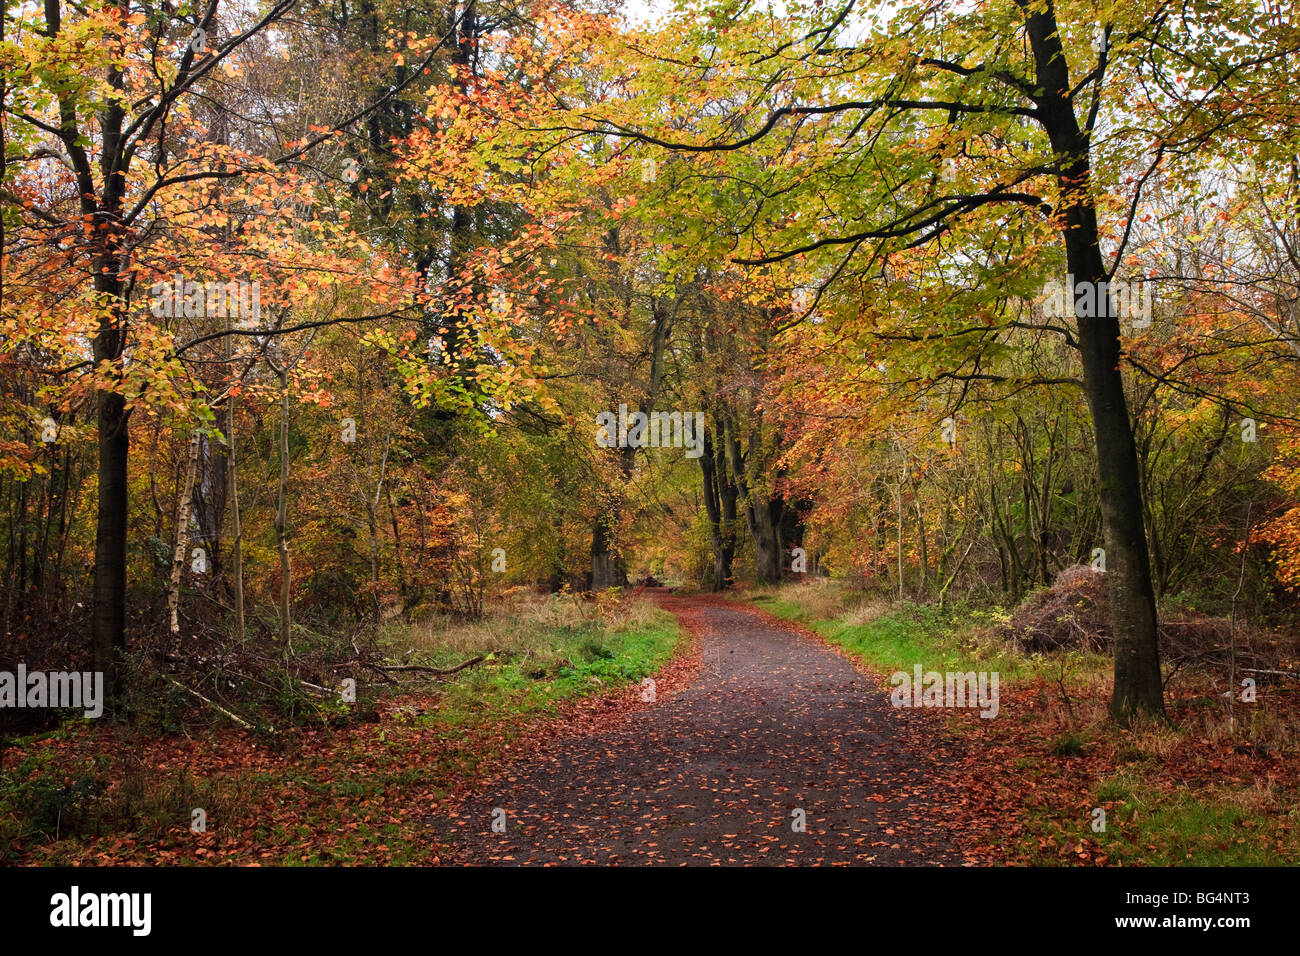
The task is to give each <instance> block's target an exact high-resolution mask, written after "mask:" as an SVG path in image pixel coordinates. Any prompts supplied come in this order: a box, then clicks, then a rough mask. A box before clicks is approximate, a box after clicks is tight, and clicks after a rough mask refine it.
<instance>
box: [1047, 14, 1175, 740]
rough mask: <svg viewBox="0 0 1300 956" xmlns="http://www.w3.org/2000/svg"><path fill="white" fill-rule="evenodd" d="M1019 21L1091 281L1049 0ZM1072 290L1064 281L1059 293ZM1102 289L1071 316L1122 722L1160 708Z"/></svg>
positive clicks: (1134, 497)
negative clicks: (1091, 448) (1088, 307)
mask: <svg viewBox="0 0 1300 956" xmlns="http://www.w3.org/2000/svg"><path fill="white" fill-rule="evenodd" d="M1027 24H1028V32H1029V41H1030V44H1031V46H1032V48H1033V53H1034V60H1035V62H1036V64H1037V69H1038V77H1037V86H1038V87H1039V88H1040V89H1041V90H1042V91H1043V92H1042V95H1041V98H1040V100H1039V116H1040V119H1041V121H1042V123H1043V126H1044V128H1045V129H1046V131H1047V135H1048V138H1049V139H1050V141H1051V144H1052V149H1053V150H1054V152H1055V153H1056V154H1057V155H1064V156H1065V157H1066V159H1065V160H1064V161H1063V162H1062V165H1061V168H1060V173H1059V183H1060V187H1061V193H1062V209H1061V215H1062V219H1063V231H1064V238H1065V257H1066V267H1067V270H1068V272H1069V273H1070V274H1072V275H1073V276H1074V282H1075V283H1076V284H1082V283H1097V284H1100V283H1102V282H1105V281H1107V280H1108V279H1109V276H1108V275H1107V272H1106V268H1105V264H1104V263H1103V261H1102V256H1101V249H1100V246H1099V232H1098V228H1097V211H1096V207H1095V205H1094V204H1093V201H1092V198H1091V195H1090V179H1091V166H1090V162H1089V149H1090V142H1089V136H1088V134H1087V133H1086V132H1085V131H1084V130H1082V129H1080V127H1079V122H1078V118H1077V117H1076V116H1075V113H1074V105H1073V102H1072V100H1071V98H1070V92H1069V91H1070V83H1069V76H1068V73H1067V67H1066V59H1065V53H1064V51H1063V50H1062V47H1061V40H1060V34H1059V32H1058V26H1057V21H1056V13H1055V8H1054V6H1053V5H1052V4H1051V3H1049V4H1047V5H1045V6H1043V7H1041V8H1035V11H1034V12H1032V13H1030V14H1028V16H1027ZM1097 287H1098V286H1094V289H1095V288H1097ZM1071 295H1072V290H1071V291H1070V292H1067V298H1069V297H1071ZM1109 298H1110V297H1109V296H1108V295H1100V296H1094V301H1096V304H1097V306H1098V308H1097V309H1096V310H1095V311H1097V312H1098V313H1099V314H1098V315H1096V316H1092V317H1086V316H1079V317H1078V318H1077V326H1078V338H1079V351H1080V354H1081V357H1082V359H1083V381H1084V391H1085V393H1086V395H1087V398H1088V410H1089V412H1090V413H1091V416H1092V424H1093V432H1094V441H1095V444H1096V451H1097V469H1098V474H1099V476H1100V479H1101V513H1102V524H1103V528H1104V533H1105V545H1106V579H1107V585H1108V590H1109V592H1110V615H1111V624H1112V628H1113V630H1114V634H1115V688H1114V692H1113V694H1112V697H1111V706H1110V711H1111V716H1112V717H1113V718H1114V720H1115V721H1116V722H1117V723H1119V724H1121V725H1128V724H1130V723H1132V721H1133V719H1134V718H1135V717H1137V716H1138V715H1140V714H1151V715H1161V716H1163V714H1164V688H1163V681H1162V678H1161V674H1160V649H1159V645H1158V642H1157V632H1156V602H1155V592H1154V590H1153V588H1152V583H1151V560H1150V555H1149V553H1148V551H1147V540H1146V531H1145V527H1144V525H1143V508H1142V485H1141V471H1140V469H1139V467H1138V457H1137V447H1136V444H1135V442H1134V440H1133V426H1132V422H1131V421H1130V420H1129V414H1128V406H1127V403H1126V401H1125V398H1124V381H1123V376H1122V375H1121V373H1120V340H1119V321H1118V319H1117V318H1116V317H1115V315H1114V314H1113V310H1112V309H1111V307H1110V301H1109ZM1097 300H1099V301H1097ZM1071 301H1073V300H1071Z"/></svg>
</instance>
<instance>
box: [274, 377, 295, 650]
mask: <svg viewBox="0 0 1300 956" xmlns="http://www.w3.org/2000/svg"><path fill="white" fill-rule="evenodd" d="M279 372H280V483H279V494H278V496H277V498H276V508H275V543H276V548H277V549H278V550H279V552H280V647H281V650H282V652H283V654H284V665H285V667H286V668H287V667H288V666H289V654H290V645H289V584H290V577H291V568H290V566H289V535H288V530H287V529H288V524H289V366H288V364H285V365H283V366H282V367H281V368H280V370H279Z"/></svg>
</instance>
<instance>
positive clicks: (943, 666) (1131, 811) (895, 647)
mask: <svg viewBox="0 0 1300 956" xmlns="http://www.w3.org/2000/svg"><path fill="white" fill-rule="evenodd" d="M740 597H741V598H742V599H746V600H749V601H751V602H753V603H754V604H755V605H756V606H758V607H761V608H763V609H764V610H766V611H769V612H770V613H772V614H774V615H776V616H777V617H780V618H783V619H785V620H789V621H794V622H796V623H799V624H801V625H803V626H804V627H807V628H809V629H810V630H812V631H814V632H815V633H817V634H819V635H821V636H822V637H824V638H825V639H826V640H827V641H829V642H830V643H832V644H834V645H836V646H837V647H839V648H841V649H842V650H843V651H844V652H845V653H846V654H847V655H849V656H850V657H853V658H855V659H857V660H859V661H861V662H863V663H865V664H867V665H868V666H870V667H872V668H873V669H876V670H879V671H884V672H886V673H888V672H892V671H896V670H911V669H912V668H913V667H914V666H915V665H916V664H920V665H921V666H922V667H924V668H925V669H927V670H963V671H965V670H996V671H998V672H999V674H1000V679H1001V680H1002V682H1003V686H1004V687H1006V686H1007V685H1008V684H1010V683H1011V682H1017V681H1028V680H1032V679H1035V678H1042V679H1044V680H1046V681H1048V682H1049V683H1052V684H1054V683H1055V682H1056V681H1057V679H1058V677H1059V678H1061V679H1063V680H1065V681H1066V683H1067V685H1068V684H1069V683H1072V682H1074V681H1076V680H1078V679H1080V678H1083V679H1095V678H1098V677H1101V676H1104V675H1106V674H1108V673H1109V672H1110V669H1111V666H1112V662H1111V661H1110V660H1109V658H1106V657H1104V656H1101V655H1096V654H1084V653H1080V652H1069V653H1066V654H1058V655H1051V656H1048V655H1032V656H1030V655H1024V654H1021V653H1019V652H1017V651H1016V650H1015V649H1014V648H1011V647H1009V646H1007V645H1004V644H1002V642H1000V641H998V640H997V639H996V638H993V639H990V638H987V637H981V635H980V632H981V631H982V630H984V629H989V628H991V626H992V625H994V624H996V623H997V622H998V621H1000V620H1005V619H1006V616H1005V613H1004V612H1002V611H1000V610H998V609H986V608H970V607H964V606H962V605H961V604H958V605H956V606H954V607H951V608H949V609H948V610H947V611H940V610H939V609H938V608H937V607H934V606H917V605H912V604H904V605H901V606H900V605H897V604H894V603H892V602H890V601H888V600H884V599H881V600H876V601H869V600H868V602H867V603H860V604H857V605H856V606H854V605H853V604H852V599H851V598H847V597H846V596H845V595H844V594H843V593H842V592H837V591H836V590H835V589H834V588H833V587H830V586H826V587H810V586H807V585H801V586H785V587H779V588H763V589H759V590H757V591H756V592H754V593H751V594H747V595H740ZM846 605H847V606H846ZM1034 716H1035V715H1033V714H1030V715H1027V719H1030V720H1031V721H1032V719H1033V717H1034ZM949 730H950V732H953V733H956V734H960V733H961V725H960V724H958V723H955V722H954V723H952V724H951V725H950V727H949ZM1044 732H1045V737H1044V739H1043V744H1044V747H1045V750H1046V754H1047V756H1046V757H1044V756H1040V755H1039V754H1038V753H1035V752H1032V751H1031V752H1029V753H1026V754H1025V755H1023V756H1020V757H1017V758H1015V760H1014V763H1013V766H1014V767H1015V768H1016V769H1017V771H1018V772H1020V773H1022V774H1023V776H1024V782H1025V785H1026V786H1029V787H1032V785H1033V783H1034V781H1035V780H1039V779H1040V778H1041V779H1042V780H1044V782H1046V781H1047V780H1048V779H1049V778H1052V777H1053V776H1054V775H1059V774H1060V773H1061V772H1062V767H1063V764H1060V763H1058V761H1061V760H1064V759H1065V758H1070V757H1077V756H1080V755H1087V754H1089V753H1091V752H1092V751H1093V749H1094V748H1105V747H1107V746H1114V748H1115V749H1114V758H1115V762H1116V763H1117V764H1118V766H1119V768H1120V769H1118V770H1117V771H1115V772H1113V773H1111V774H1110V775H1109V776H1105V777H1102V778H1101V779H1099V780H1096V781H1093V783H1092V792H1093V803H1092V805H1093V806H1103V805H1104V806H1106V808H1107V830H1106V832H1105V833H1093V831H1092V828H1091V818H1090V817H1089V816H1087V815H1080V816H1079V817H1078V819H1074V818H1069V819H1067V818H1066V816H1065V815H1063V814H1062V812H1061V811H1060V810H1059V809H1057V810H1056V811H1049V810H1046V809H1042V808H1033V809H1027V810H1025V811H1024V813H1023V820H1024V822H1025V824H1026V826H1027V829H1026V836H1025V837H1024V838H1023V839H1022V840H1021V841H1020V846H1019V851H1020V858H1021V859H1023V860H1026V861H1029V862H1033V863H1035V864H1038V865H1061V863H1062V862H1076V860H1075V859H1074V858H1073V856H1072V853H1067V854H1066V855H1065V856H1062V855H1061V853H1060V848H1061V847H1065V848H1069V849H1071V850H1072V848H1074V847H1075V846H1076V845H1077V844H1078V843H1079V842H1080V841H1083V842H1086V843H1088V844H1089V845H1090V846H1091V847H1092V848H1093V849H1094V851H1096V850H1099V851H1100V852H1101V853H1104V854H1106V856H1107V858H1108V862H1109V863H1111V864H1123V865H1130V866H1133V865H1146V866H1169V865H1174V866H1262V865H1278V864H1286V863H1290V864H1295V863H1298V862H1300V807H1297V806H1295V805H1293V804H1294V801H1293V800H1292V799H1291V798H1290V797H1289V796H1288V795H1287V794H1286V793H1283V792H1281V791H1278V792H1277V793H1274V792H1273V791H1271V790H1269V789H1267V788H1265V787H1262V785H1258V786H1256V787H1255V789H1251V788H1250V787H1249V786H1247V785H1246V784H1244V783H1242V782H1241V781H1233V780H1226V781H1224V782H1223V785H1221V786H1219V787H1217V788H1213V787H1198V788H1197V789H1195V790H1189V789H1187V788H1183V787H1179V786H1175V787H1172V788H1171V787H1169V786H1167V785H1166V786H1156V783H1155V779H1154V775H1155V774H1156V773H1157V772H1158V771H1159V770H1160V768H1161V763H1162V761H1161V759H1160V758H1159V757H1158V756H1156V755H1153V754H1151V753H1147V752H1144V751H1143V750H1142V749H1141V748H1139V747H1136V746H1134V745H1133V744H1132V743H1124V742H1119V743H1116V742H1115V741H1113V740H1111V739H1110V737H1109V734H1110V733H1111V731H1110V730H1109V729H1108V727H1107V726H1106V725H1104V724H1097V725H1089V726H1086V727H1075V728H1073V729H1068V730H1066V731H1065V732H1061V731H1060V729H1059V727H1058V728H1057V729H1055V730H1051V731H1048V730H1047V728H1044ZM1170 732H1173V733H1178V734H1181V733H1182V732H1181V731H1177V730H1175V729H1173V728H1170ZM1080 782H1082V781H1080ZM1040 840H1045V841H1046V842H1047V844H1048V845H1047V846H1042V845H1041V844H1040ZM1279 843H1280V844H1281V846H1280V848H1279V846H1278V844H1279Z"/></svg>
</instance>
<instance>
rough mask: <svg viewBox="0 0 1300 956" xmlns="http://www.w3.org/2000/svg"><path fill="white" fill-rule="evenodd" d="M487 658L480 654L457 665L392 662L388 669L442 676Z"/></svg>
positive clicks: (479, 662)
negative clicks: (429, 665) (440, 665)
mask: <svg viewBox="0 0 1300 956" xmlns="http://www.w3.org/2000/svg"><path fill="white" fill-rule="evenodd" d="M485 660H487V657H486V656H485V655H483V654H480V655H479V656H478V657H471V658H470V659H469V660H467V661H465V662H463V663H461V664H457V665H456V666H455V667H426V666H425V665H423V664H391V665H389V666H388V668H387V669H388V670H390V671H420V672H421V673H423V674H435V675H438V676H440V677H445V676H446V675H448V674H455V673H456V672H457V671H463V670H464V669H465V668H467V667H473V666H474V665H475V664H481V663H483V662H484V661H485ZM369 666H373V665H369Z"/></svg>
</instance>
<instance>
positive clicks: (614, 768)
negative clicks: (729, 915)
mask: <svg viewBox="0 0 1300 956" xmlns="http://www.w3.org/2000/svg"><path fill="white" fill-rule="evenodd" d="M653 597H654V600H656V602H657V603H658V604H660V606H662V607H663V608H665V609H666V610H668V611H671V612H673V613H674V614H676V615H678V617H679V618H680V619H682V620H683V621H689V622H691V623H692V624H693V625H695V626H696V627H697V630H698V632H699V633H698V637H699V649H700V654H701V658H702V659H701V662H700V665H701V666H700V670H699V674H698V677H697V678H696V679H695V681H694V682H693V683H692V684H691V685H690V686H689V687H687V688H685V689H684V690H682V691H680V692H678V693H676V694H673V695H672V696H671V697H669V698H667V699H663V698H661V699H659V700H658V701H657V702H656V703H655V704H654V705H652V706H648V707H646V708H644V709H642V710H638V711H635V712H633V713H632V714H630V715H629V716H628V717H627V719H626V720H624V721H622V722H621V723H620V724H619V725H618V726H617V727H616V728H614V729H612V730H609V731H605V732H601V733H597V734H593V735H590V736H585V737H573V738H568V739H563V740H556V741H552V742H548V743H547V744H546V745H544V746H543V747H542V748H541V749H540V750H539V751H538V752H537V753H535V754H534V755H533V756H532V757H531V758H530V759H529V760H527V761H526V762H524V763H523V764H522V765H518V766H515V767H512V768H511V770H510V771H509V773H508V774H506V775H503V776H502V777H501V778H500V779H499V780H497V781H495V782H494V783H492V784H489V785H488V786H487V788H486V789H485V790H484V791H483V792H482V793H481V794H480V795H479V796H477V797H474V798H472V799H470V800H469V801H467V802H466V803H465V804H464V805H462V806H461V807H460V808H459V810H458V811H457V813H456V815H455V817H454V819H453V821H452V823H451V826H450V828H449V830H448V832H446V833H444V834H443V842H444V849H445V850H446V851H447V853H448V856H447V857H445V858H444V860H445V861H446V862H452V861H455V862H460V863H466V864H479V865H492V864H497V865H522V864H538V865H546V864H552V865H553V864H561V865H565V864H568V865H576V864H634V865H652V864H659V865H684V864H700V865H710V864H715V865H716V864H722V865H742V864H759V865H762V864H767V865H781V864H785V865H789V864H826V865H899V864H931V865H933V864H945V865H953V864H961V863H962V862H964V859H965V858H964V857H963V855H962V853H961V851H960V849H959V846H958V843H959V841H958V839H957V838H956V836H955V835H954V833H953V832H952V831H951V830H950V829H949V823H950V821H953V820H955V819H956V817H955V812H956V804H957V803H958V802H959V801H958V799H957V794H956V789H957V788H958V787H959V782H958V781H954V780H952V779H950V778H952V777H953V776H954V775H955V774H954V771H955V770H956V768H957V767H959V766H960V764H959V762H958V761H956V760H955V759H954V753H953V750H954V748H955V746H956V744H955V743H954V742H953V741H951V740H948V739H943V740H935V739H933V738H934V737H935V736H936V733H935V731H936V727H937V726H938V725H936V724H934V723H933V722H907V721H905V715H904V714H902V713H900V712H899V711H896V710H894V709H893V708H892V707H891V706H890V704H889V700H888V697H887V695H886V694H885V693H884V692H883V691H882V690H881V689H880V688H879V687H878V686H877V685H876V683H875V682H874V681H873V680H872V679H871V678H870V677H869V676H868V675H866V674H864V673H862V672H861V671H859V670H857V669H856V668H855V667H854V666H853V665H852V664H851V663H850V662H849V661H848V660H847V659H845V658H844V657H842V656H841V655H840V654H838V653H836V652H835V651H834V650H832V649H830V648H829V647H827V646H825V645H824V644H822V643H821V642H819V641H818V640H816V639H814V638H812V637H809V636H807V635H805V634H800V633H797V632H796V631H794V630H793V629H791V628H789V627H787V626H785V625H783V624H781V623H780V622H777V621H774V620H771V619H768V618H766V617H765V616H763V615H761V614H759V613H756V612H754V611H752V610H750V609H747V608H746V607H745V606H744V605H741V604H736V603H733V602H729V601H725V600H721V599H719V598H713V597H677V596H674V595H670V594H667V593H666V592H662V593H659V594H657V595H654V596H653ZM938 736H939V737H943V738H946V735H944V734H942V733H939V734H938ZM498 808H499V809H500V810H501V811H504V825H505V832H493V830H492V820H493V818H494V817H493V815H494V811H495V810H497V809H498ZM798 811H802V813H800V812H798ZM495 818H496V820H497V821H498V829H499V827H500V821H501V820H502V819H503V817H502V814H500V813H497V814H496V816H495ZM800 819H802V820H803V822H804V829H803V831H802V832H799V831H798V830H797V828H796V824H797V823H798V822H799V820H800Z"/></svg>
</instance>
